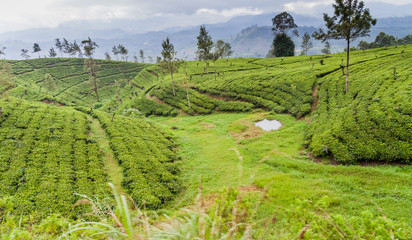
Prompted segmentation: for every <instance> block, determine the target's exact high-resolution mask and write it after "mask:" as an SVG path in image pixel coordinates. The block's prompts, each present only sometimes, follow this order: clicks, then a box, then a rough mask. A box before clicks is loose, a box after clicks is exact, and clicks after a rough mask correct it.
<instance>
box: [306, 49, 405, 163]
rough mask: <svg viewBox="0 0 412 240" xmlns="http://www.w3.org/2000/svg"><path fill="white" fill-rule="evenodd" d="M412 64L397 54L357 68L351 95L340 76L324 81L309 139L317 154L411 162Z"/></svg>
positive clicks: (348, 160)
mask: <svg viewBox="0 0 412 240" xmlns="http://www.w3.org/2000/svg"><path fill="white" fill-rule="evenodd" d="M393 50H394V51H396V48H393ZM408 56H409V57H410V54H409V55H408ZM409 62H410V59H405V58H402V57H401V56H400V55H398V54H396V55H390V56H386V57H384V58H378V59H374V60H370V61H368V62H365V63H360V64H357V65H356V66H354V67H353V70H352V76H353V82H352V84H351V87H352V89H353V93H351V94H347V95H345V94H344V92H343V89H342V87H340V84H341V83H342V81H343V79H342V78H343V77H342V74H341V73H339V71H336V72H334V73H333V74H330V75H327V76H325V77H324V78H323V82H322V85H321V87H320V92H319V100H320V102H319V104H318V107H317V110H316V111H315V112H314V113H313V117H312V120H311V124H310V126H309V129H308V131H307V134H306V144H307V146H308V148H309V149H310V150H311V151H312V153H313V154H314V155H315V156H319V157H322V156H333V158H334V159H336V160H337V161H339V162H342V163H355V162H377V161H378V162H404V163H411V162H412V151H411V149H410V146H411V143H412V139H411V136H412V129H411V128H410V126H411V124H412V121H411V118H410V114H411V113H412V105H411V104H410V102H411V99H412V96H411V95H410V91H408V90H407V89H410V88H411V86H412V82H411V77H410V74H409V70H408V69H409V68H410V63H409ZM394 66H396V74H395V77H394Z"/></svg>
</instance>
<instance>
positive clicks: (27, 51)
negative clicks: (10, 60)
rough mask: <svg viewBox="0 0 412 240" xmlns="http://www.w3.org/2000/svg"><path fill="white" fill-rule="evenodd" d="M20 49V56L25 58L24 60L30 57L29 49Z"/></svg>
mask: <svg viewBox="0 0 412 240" xmlns="http://www.w3.org/2000/svg"><path fill="white" fill-rule="evenodd" d="M20 51H21V53H20V56H21V57H22V58H24V59H26V60H27V59H29V58H30V55H29V50H27V49H22V50H20Z"/></svg>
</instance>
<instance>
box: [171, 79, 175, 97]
mask: <svg viewBox="0 0 412 240" xmlns="http://www.w3.org/2000/svg"><path fill="white" fill-rule="evenodd" d="M171 75H172V86H173V96H176V93H175V81H174V80H173V73H171Z"/></svg>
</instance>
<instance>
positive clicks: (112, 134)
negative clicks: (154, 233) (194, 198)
mask: <svg viewBox="0 0 412 240" xmlns="http://www.w3.org/2000/svg"><path fill="white" fill-rule="evenodd" d="M78 109H79V110H82V111H85V112H89V113H90V114H92V116H93V117H95V118H97V119H98V120H99V121H100V123H101V124H102V127H103V128H104V129H105V130H106V133H107V135H108V137H109V140H110V146H111V148H112V149H113V152H114V154H115V157H116V159H117V161H118V162H119V164H120V165H121V166H122V168H123V175H124V177H123V182H122V186H123V187H124V188H125V189H126V190H127V192H128V194H129V195H130V196H131V197H132V198H133V199H134V201H136V203H138V204H140V205H144V206H145V207H148V208H159V207H160V206H162V204H164V203H166V202H169V201H170V200H172V199H173V197H174V195H175V194H176V193H177V192H179V191H180V190H181V182H180V180H179V177H178V173H179V168H178V165H177V164H178V160H179V158H178V156H177V154H176V153H175V152H174V150H173V149H174V146H175V145H174V143H173V141H172V140H171V136H170V135H168V134H167V133H165V132H164V131H162V130H161V129H160V128H159V127H156V126H154V125H153V124H151V123H150V122H149V121H147V120H146V119H140V118H139V119H138V118H129V117H125V116H118V115H116V116H115V117H114V118H113V121H112V116H110V115H109V114H107V113H103V112H100V111H97V110H94V111H92V112H90V110H89V109H86V108H78Z"/></svg>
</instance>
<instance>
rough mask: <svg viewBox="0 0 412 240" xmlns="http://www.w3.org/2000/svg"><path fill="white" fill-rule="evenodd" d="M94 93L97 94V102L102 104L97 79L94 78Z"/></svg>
mask: <svg viewBox="0 0 412 240" xmlns="http://www.w3.org/2000/svg"><path fill="white" fill-rule="evenodd" d="M94 92H95V93H96V99H97V102H100V99H99V94H98V93H97V79H96V78H94Z"/></svg>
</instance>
